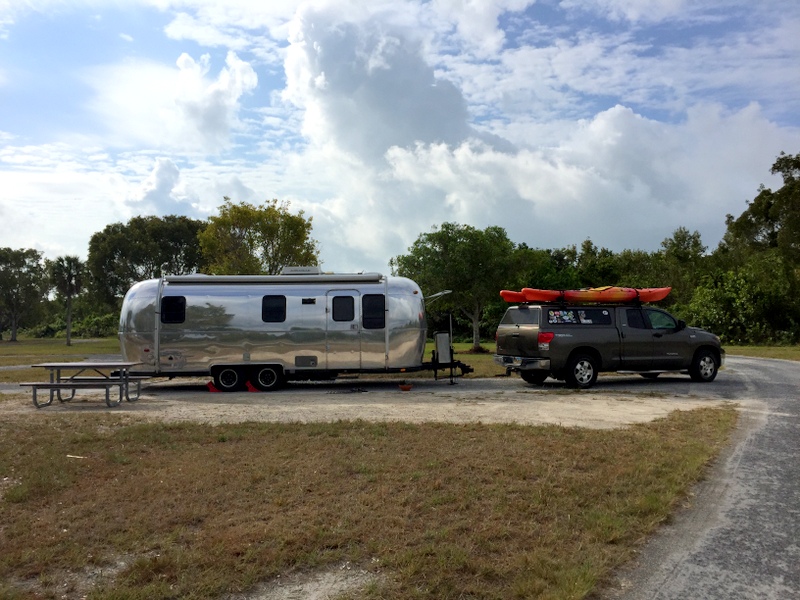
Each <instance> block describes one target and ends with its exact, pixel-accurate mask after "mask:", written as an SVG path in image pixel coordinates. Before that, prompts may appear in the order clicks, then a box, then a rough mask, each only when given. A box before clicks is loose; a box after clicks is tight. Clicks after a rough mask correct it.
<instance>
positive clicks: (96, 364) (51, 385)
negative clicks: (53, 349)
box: [20, 360, 148, 408]
mask: <svg viewBox="0 0 800 600" xmlns="http://www.w3.org/2000/svg"><path fill="white" fill-rule="evenodd" d="M138 364H141V363H138V362H120V361H94V360H93V361H78V362H52V363H41V364H38V365H31V366H32V367H34V368H39V369H46V370H48V371H49V372H50V378H49V381H24V382H22V383H20V385H21V386H26V387H30V388H31V390H32V391H33V405H34V406H35V407H36V408H42V407H43V406H50V405H51V404H52V403H53V399H54V398H58V400H59V402H69V401H70V400H72V399H73V398H74V397H75V392H76V391H77V390H79V389H104V390H105V391H106V405H107V406H109V407H113V406H119V404H120V402H122V399H123V398H125V400H127V401H128V402H134V401H136V400H138V399H139V395H140V394H141V391H142V380H143V379H148V377H146V376H145V377H142V376H134V375H131V374H130V370H131V367H134V366H136V365H138ZM132 384H135V388H134V389H135V391H134V393H133V394H132V393H131V385H132ZM113 388H117V389H118V390H119V396H118V397H112V395H111V390H112V389H113ZM39 390H47V391H49V392H50V394H49V399H48V400H47V401H46V402H42V401H40V400H39V397H38V396H37V392H38V391H39ZM62 392H69V393H70V395H69V396H68V397H67V396H66V394H62Z"/></svg>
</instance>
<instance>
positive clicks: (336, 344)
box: [325, 290, 361, 370]
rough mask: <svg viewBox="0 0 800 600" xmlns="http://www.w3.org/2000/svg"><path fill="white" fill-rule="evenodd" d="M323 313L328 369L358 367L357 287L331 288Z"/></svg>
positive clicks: (358, 298)
mask: <svg viewBox="0 0 800 600" xmlns="http://www.w3.org/2000/svg"><path fill="white" fill-rule="evenodd" d="M325 313H326V321H327V323H326V337H325V350H326V355H327V368H328V369H342V370H343V369H360V368H361V295H360V294H359V292H358V291H356V290H330V291H329V292H328V294H327V307H326V311H325Z"/></svg>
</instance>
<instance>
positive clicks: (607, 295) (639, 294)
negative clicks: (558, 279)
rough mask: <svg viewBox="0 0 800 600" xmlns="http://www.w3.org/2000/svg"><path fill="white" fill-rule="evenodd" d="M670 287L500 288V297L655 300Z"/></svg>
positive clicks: (513, 299)
mask: <svg viewBox="0 0 800 600" xmlns="http://www.w3.org/2000/svg"><path fill="white" fill-rule="evenodd" d="M671 290H672V288H670V287H661V288H627V287H617V286H611V285H607V286H604V287H596V288H585V289H581V290H540V289H536V288H522V291H521V292H514V291H511V290H502V291H501V292H500V297H501V298H503V300H505V301H506V302H558V301H564V302H600V303H602V302H609V303H619V302H633V301H635V300H639V301H640V302H657V301H659V300H663V299H664V298H666V297H667V295H668V294H669V293H670V291H671Z"/></svg>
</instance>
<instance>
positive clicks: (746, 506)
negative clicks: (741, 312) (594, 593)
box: [604, 357, 800, 600]
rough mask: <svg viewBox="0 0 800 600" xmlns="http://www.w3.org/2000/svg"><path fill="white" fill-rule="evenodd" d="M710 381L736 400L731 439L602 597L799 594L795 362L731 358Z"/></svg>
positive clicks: (675, 599) (781, 598) (799, 395)
mask: <svg viewBox="0 0 800 600" xmlns="http://www.w3.org/2000/svg"><path fill="white" fill-rule="evenodd" d="M711 385H712V386H713V387H715V388H717V389H716V390H715V395H721V396H724V397H727V398H730V399H731V400H733V401H736V402H739V403H740V404H741V417H740V422H739V426H738V428H737V430H736V433H735V437H734V439H733V440H732V443H731V445H730V446H729V447H728V449H727V450H726V451H725V452H724V453H723V454H722V456H721V457H720V459H719V460H718V461H717V463H716V465H715V467H714V468H713V469H712V471H711V473H710V474H709V476H708V478H707V479H706V480H705V481H704V482H702V483H701V484H700V485H699V486H697V488H696V489H695V490H694V494H693V496H692V498H691V501H690V506H689V507H688V508H686V509H683V510H681V511H679V513H678V514H677V516H676V517H675V519H674V521H673V522H672V523H671V524H669V525H668V526H666V527H665V528H663V529H662V531H661V532H660V533H659V534H658V535H656V536H655V538H653V539H652V540H651V541H650V542H649V543H648V544H647V545H646V546H645V547H644V548H643V549H642V551H641V553H640V555H639V557H638V559H637V560H636V561H635V562H634V564H633V565H631V566H630V567H629V568H626V569H625V570H624V571H623V572H621V573H620V574H619V578H618V580H617V581H616V584H615V586H614V588H613V589H611V590H608V591H607V593H605V594H604V598H607V599H609V600H612V599H613V600H680V599H687V600H689V599H691V600H712V599H713V600H722V599H725V600H740V599H741V600H745V599H746V600H751V599H753V600H756V599H758V600H762V599H775V600H786V599H793V598H798V599H800V365H798V363H796V362H790V361H779V360H764V359H750V358H743V357H734V358H730V357H729V359H728V361H727V368H726V369H725V370H724V371H722V372H721V373H720V375H719V377H718V379H717V381H716V382H714V383H713V384H711Z"/></svg>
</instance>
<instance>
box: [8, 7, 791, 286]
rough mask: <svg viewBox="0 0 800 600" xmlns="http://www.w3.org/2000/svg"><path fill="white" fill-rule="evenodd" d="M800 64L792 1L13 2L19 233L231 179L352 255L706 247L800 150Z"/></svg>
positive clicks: (180, 198) (346, 267) (73, 235)
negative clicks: (692, 238) (497, 248)
mask: <svg viewBox="0 0 800 600" xmlns="http://www.w3.org/2000/svg"><path fill="white" fill-rule="evenodd" d="M798 65H800V4H798V3H797V2H796V0H766V1H763V2H757V3H753V2H749V1H748V2H745V1H744V0H742V1H735V0H734V1H727V2H726V1H718V0H714V1H712V0H708V1H705V0H691V1H690V0H627V1H623V0H538V1H536V2H531V1H528V0H494V1H492V2H489V1H486V2H479V1H472V2H467V1H464V0H430V1H426V2H419V1H401V0H392V1H388V2H386V1H381V0H371V1H370V2H363V1H362V2H345V1H335V2H331V1H311V2H309V1H299V0H298V1H294V0H284V1H281V2H269V3H267V2H263V1H260V0H258V1H249V0H229V1H227V2H224V3H222V2H217V1H211V0H174V1H173V0H149V1H147V0H142V1H134V0H117V1H115V2H108V1H100V0H74V1H70V2H67V1H57V0H28V1H27V2H19V1H16V0H0V246H10V247H12V248H36V249H38V250H40V251H42V252H43V253H44V254H45V256H47V257H49V258H55V257H57V256H61V255H65V254H76V255H78V256H81V257H82V258H86V255H87V252H88V244H89V239H90V238H91V236H92V234H94V233H96V232H98V231H101V230H102V229H103V228H104V227H105V226H106V225H108V224H110V223H114V222H127V221H128V220H129V219H130V218H131V217H133V216H136V215H159V216H164V215H168V214H183V215H188V216H190V217H193V218H198V219H205V218H207V217H208V216H211V215H214V214H216V211H217V209H218V207H219V206H220V205H221V204H222V202H223V197H224V196H228V197H230V198H232V199H233V200H234V201H247V202H250V203H259V202H261V201H263V200H266V199H271V198H278V199H281V200H287V201H289V202H290V207H291V209H292V210H294V211H299V210H302V211H304V213H305V214H306V215H309V216H311V217H313V224H314V230H313V235H314V237H315V238H316V239H318V240H319V241H320V243H321V250H322V260H323V265H324V267H325V268H326V269H328V270H336V271H359V270H365V269H366V270H377V271H381V272H387V271H388V261H389V259H390V258H391V257H393V256H396V255H398V254H401V253H404V252H405V251H406V250H407V248H408V247H409V246H410V245H411V244H412V243H413V242H414V240H415V239H416V238H417V237H418V236H419V235H420V234H421V233H424V232H427V231H430V230H431V228H432V227H434V226H436V225H439V224H441V223H443V222H445V221H452V222H458V223H465V224H470V225H473V226H475V227H478V228H484V227H487V226H489V225H499V226H501V227H504V228H505V229H506V231H507V232H508V234H509V236H510V237H511V239H512V240H514V241H515V242H518V243H523V242H524V243H526V244H527V245H529V246H531V247H538V248H561V247H565V246H569V245H572V244H576V245H580V244H581V242H583V240H585V239H587V238H588V239H591V240H592V241H593V242H594V243H595V245H597V246H600V247H607V248H610V249H612V250H615V251H620V250H623V249H626V248H631V249H633V248H640V249H644V250H649V251H651V250H656V249H658V248H659V246H660V243H661V241H662V240H664V239H665V238H668V237H670V236H671V235H672V233H673V232H674V231H675V229H677V228H678V227H686V228H688V229H689V230H691V231H694V230H697V231H699V232H700V233H701V235H702V239H703V242H704V243H705V245H706V246H708V247H709V249H713V248H714V247H716V244H717V243H718V242H719V240H720V238H721V236H722V234H723V233H724V231H725V216H726V214H729V213H730V214H733V215H736V216H738V215H739V214H740V213H741V212H742V211H743V210H744V209H745V208H746V202H747V201H748V200H750V199H752V198H753V197H754V196H755V195H756V193H757V191H758V186H759V185H760V184H764V185H767V186H768V187H778V186H779V185H780V181H779V180H778V179H777V178H775V177H773V176H772V175H770V173H769V169H770V166H771V165H772V163H773V162H774V160H775V158H776V157H777V155H778V154H779V152H781V151H785V152H787V153H790V154H796V153H799V152H800V67H798ZM597 283H598V284H601V283H613V282H597Z"/></svg>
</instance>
